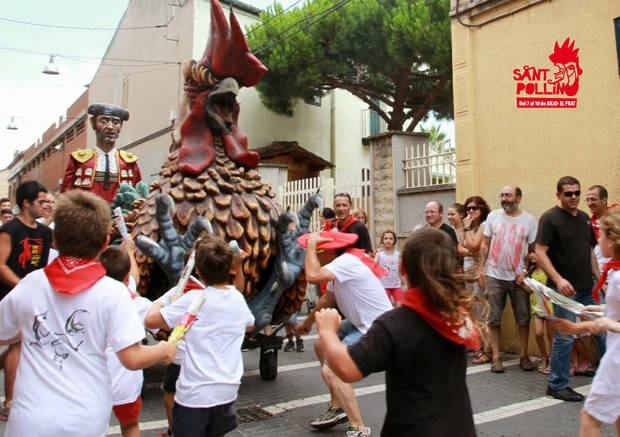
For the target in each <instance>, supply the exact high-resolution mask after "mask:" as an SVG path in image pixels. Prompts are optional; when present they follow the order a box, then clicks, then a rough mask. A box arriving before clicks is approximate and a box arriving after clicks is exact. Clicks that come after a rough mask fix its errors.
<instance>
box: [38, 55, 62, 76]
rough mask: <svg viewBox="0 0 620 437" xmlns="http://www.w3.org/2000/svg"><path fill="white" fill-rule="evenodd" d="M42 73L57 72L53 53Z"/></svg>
mask: <svg viewBox="0 0 620 437" xmlns="http://www.w3.org/2000/svg"><path fill="white" fill-rule="evenodd" d="M42 73H43V74H58V67H56V64H54V55H50V62H49V63H48V64H47V65H46V66H45V68H44V69H43V71H42Z"/></svg>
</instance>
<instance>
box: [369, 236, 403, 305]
mask: <svg viewBox="0 0 620 437" xmlns="http://www.w3.org/2000/svg"><path fill="white" fill-rule="evenodd" d="M395 245H396V234H395V233H394V231H390V230H388V231H385V232H383V234H381V246H382V248H381V249H380V250H379V251H378V252H377V254H376V255H375V261H377V264H379V265H380V266H381V267H383V268H384V269H385V270H386V271H387V272H388V274H387V276H382V277H380V278H379V281H381V284H382V285H383V288H385V292H386V293H387V296H388V299H390V300H392V299H393V300H394V306H395V307H396V308H398V307H399V306H400V304H401V302H402V300H403V290H402V286H401V283H400V275H399V273H398V266H399V263H400V252H399V251H398V250H396V249H395V248H394V246H395Z"/></svg>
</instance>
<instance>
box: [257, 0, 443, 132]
mask: <svg viewBox="0 0 620 437" xmlns="http://www.w3.org/2000/svg"><path fill="white" fill-rule="evenodd" d="M449 3H450V2H449V0H350V1H346V0H345V1H342V0H313V1H311V2H308V3H306V4H305V5H304V6H303V7H301V8H298V9H293V10H291V11H287V12H284V13H281V12H282V11H283V9H282V6H281V5H279V4H277V3H276V4H274V6H273V7H270V8H268V10H267V11H266V12H263V13H262V14H261V21H262V23H260V24H259V23H257V24H256V25H254V26H252V27H251V28H250V29H249V34H248V42H249V45H250V47H251V48H252V50H253V52H254V53H255V54H256V56H257V57H258V58H259V59H260V60H261V61H262V62H263V63H264V64H265V65H266V66H267V67H268V68H269V72H268V73H267V74H265V76H264V78H263V80H262V81H261V83H260V84H259V85H258V86H257V88H258V91H259V93H260V95H261V98H262V101H263V103H264V104H265V105H266V106H267V107H268V108H270V109H271V110H273V111H275V112H277V113H280V114H285V115H288V116H292V115H293V109H292V108H293V105H294V102H295V99H297V98H313V97H317V96H321V95H323V94H324V93H325V92H326V91H328V90H331V89H335V88H341V89H344V90H347V91H349V92H350V93H352V94H354V95H355V96H357V97H359V98H360V99H361V100H363V101H364V102H365V103H367V104H368V107H369V108H371V109H373V110H374V111H375V112H376V113H377V114H379V116H380V117H381V118H383V119H384V120H385V121H386V123H387V125H388V129H389V130H407V131H413V129H414V128H415V127H416V125H417V124H418V123H419V122H420V121H421V120H423V119H424V118H425V117H426V115H427V114H428V112H429V111H434V112H435V116H436V117H437V118H446V117H451V116H452V61H451V46H450V20H449V17H448V11H449V7H450V5H449ZM280 13H281V14H280ZM278 14H279V15H278ZM313 21H316V22H314V23H312V22H313ZM303 27H305V28H303ZM302 28H303V29H302ZM405 125H406V128H405Z"/></svg>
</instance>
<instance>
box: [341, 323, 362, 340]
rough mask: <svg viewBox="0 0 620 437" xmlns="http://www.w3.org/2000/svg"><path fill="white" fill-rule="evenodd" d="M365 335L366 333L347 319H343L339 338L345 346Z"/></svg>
mask: <svg viewBox="0 0 620 437" xmlns="http://www.w3.org/2000/svg"><path fill="white" fill-rule="evenodd" d="M363 335H364V334H362V332H361V331H360V330H359V329H357V328H356V327H355V326H354V325H353V323H351V322H349V321H348V320H347V319H344V320H343V321H342V323H341V324H340V329H338V338H339V339H340V341H342V343H343V344H344V345H345V346H351V345H353V344H355V343H357V342H358V341H359V340H360V338H362V336H363Z"/></svg>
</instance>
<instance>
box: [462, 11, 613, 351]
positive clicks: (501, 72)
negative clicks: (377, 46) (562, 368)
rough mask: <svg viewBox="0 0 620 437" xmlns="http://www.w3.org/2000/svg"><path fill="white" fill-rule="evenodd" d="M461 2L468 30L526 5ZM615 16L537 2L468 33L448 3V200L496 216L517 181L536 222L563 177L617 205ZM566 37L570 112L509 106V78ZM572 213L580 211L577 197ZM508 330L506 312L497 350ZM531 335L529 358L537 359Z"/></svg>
mask: <svg viewBox="0 0 620 437" xmlns="http://www.w3.org/2000/svg"><path fill="white" fill-rule="evenodd" d="M460 3H461V4H460V8H459V10H460V11H463V12H461V13H460V14H459V15H460V17H461V20H462V21H463V22H465V23H472V24H476V23H481V22H484V21H486V20H489V19H492V18H493V17H498V16H499V15H501V14H504V13H507V12H509V11H512V10H515V9H517V8H520V7H522V6H525V5H526V4H527V3H534V2H533V1H532V0H528V1H525V0H512V1H511V0H507V1H496V0H488V1H485V0H476V1H475V2H473V3H475V4H476V5H477V6H476V8H474V9H471V10H467V8H468V5H470V4H471V3H472V2H470V1H467V0H461V2H460ZM498 4H499V5H500V6H496V5H498ZM618 16H620V2H619V1H618V0H545V1H541V2H538V3H536V4H535V5H533V6H530V7H527V8H525V9H523V10H521V11H518V12H515V13H514V14H507V15H506V16H505V17H503V18H499V19H496V20H494V21H491V22H489V23H487V24H484V25H483V26H482V27H479V28H468V27H465V26H463V25H462V24H460V23H459V22H458V21H457V20H456V17H455V0H452V10H451V17H452V65H453V75H454V76H453V77H454V115H455V128H456V150H457V185H456V198H457V201H464V200H465V198H467V197H468V196H470V195H473V194H478V195H481V196H482V197H484V198H485V199H486V200H487V202H488V203H489V205H490V206H491V208H492V209H495V208H498V207H499V206H500V205H499V198H498V195H499V192H500V190H501V188H502V187H503V186H504V185H506V184H507V183H516V184H517V185H519V186H520V187H521V188H522V190H523V201H522V204H521V205H522V207H523V208H524V209H525V210H527V211H529V212H531V213H533V214H534V215H535V216H536V217H538V216H539V215H540V214H541V213H542V212H544V211H545V210H547V209H548V208H550V207H552V206H553V205H555V204H556V203H557V200H556V198H555V186H556V182H557V180H558V179H559V178H560V177H562V176H565V175H571V176H575V177H576V178H577V179H579V180H580V182H581V185H582V189H583V190H585V189H587V188H588V187H590V186H591V185H594V184H602V185H604V186H605V187H607V189H608V191H609V198H610V202H617V201H619V200H620V176H619V175H620V147H618V143H619V142H620V75H619V74H618V57H617V54H616V45H615V44H616V41H615V34H614V26H613V18H614V17H618ZM567 37H570V39H571V41H572V40H574V41H575V47H577V48H579V54H578V56H579V64H580V67H581V69H582V70H583V73H582V75H581V76H580V77H579V91H578V93H577V95H576V97H577V108H575V109H562V108H553V109H551V108H550V109H540V108H535V109H529V108H528V109H523V108H517V104H516V97H517V93H516V87H517V82H516V81H515V80H514V79H513V70H514V69H515V68H520V69H521V70H523V66H524V65H528V66H536V67H539V68H549V69H551V68H552V66H553V63H552V62H551V61H550V60H549V55H550V54H551V53H553V50H554V45H555V42H556V41H558V43H559V44H560V45H562V43H563V42H564V40H565V39H566V38H567ZM552 97H558V96H552ZM580 207H581V209H583V210H585V211H586V212H588V213H589V210H588V208H587V206H586V204H585V198H584V196H582V202H581V205H580ZM515 331H516V329H515V324H514V319H513V317H512V310H511V309H510V305H509V304H508V305H507V306H506V310H505V311H504V319H503V322H502V344H501V347H502V349H504V350H508V351H511V352H517V351H518V344H519V343H518V340H517V335H516V332H515ZM531 331H532V332H531V335H530V342H529V351H530V353H531V354H537V353H538V348H537V346H536V342H535V339H534V335H533V329H532V330H531ZM548 347H549V346H548Z"/></svg>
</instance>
